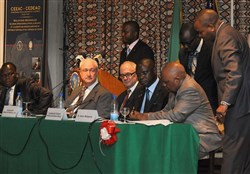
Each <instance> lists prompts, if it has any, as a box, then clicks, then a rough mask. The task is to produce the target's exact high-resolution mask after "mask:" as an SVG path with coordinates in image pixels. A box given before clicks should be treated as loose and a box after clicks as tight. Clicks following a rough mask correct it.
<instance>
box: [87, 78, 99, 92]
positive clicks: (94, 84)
mask: <svg viewBox="0 0 250 174" xmlns="http://www.w3.org/2000/svg"><path fill="white" fill-rule="evenodd" d="M97 84H98V80H97V79H96V80H95V82H94V83H93V84H92V85H90V86H88V88H87V89H88V90H90V91H91V90H92V89H93V88H94V87H95V86H96V85H97Z"/></svg>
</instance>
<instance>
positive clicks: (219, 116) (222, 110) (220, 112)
mask: <svg viewBox="0 0 250 174" xmlns="http://www.w3.org/2000/svg"><path fill="white" fill-rule="evenodd" d="M227 110H228V106H227V105H219V107H218V108H217V110H216V116H215V118H216V120H217V122H219V123H221V124H222V123H224V119H225V116H226V114H227Z"/></svg>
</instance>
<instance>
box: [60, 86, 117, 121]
mask: <svg viewBox="0 0 250 174" xmlns="http://www.w3.org/2000/svg"><path fill="white" fill-rule="evenodd" d="M81 90H82V86H79V87H77V88H76V89H75V90H74V91H73V92H72V93H71V95H70V96H69V97H68V98H67V100H66V101H65V105H64V106H65V108H67V107H69V106H70V105H71V103H72V102H73V101H74V100H75V98H76V97H77V96H78V95H79V94H80V92H81ZM112 99H113V98H112V94H111V93H110V92H108V91H107V90H106V89H105V88H103V87H102V86H101V85H100V84H99V83H98V84H97V85H96V86H95V87H94V88H93V89H92V90H91V92H90V93H89V95H88V96H87V97H86V98H85V99H84V101H83V102H82V103H81V105H80V106H79V108H78V109H94V110H97V112H98V115H99V116H100V117H104V118H109V117H110V110H111V106H110V104H111V101H112Z"/></svg>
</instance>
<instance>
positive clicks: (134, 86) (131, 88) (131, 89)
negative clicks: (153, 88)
mask: <svg viewBox="0 0 250 174" xmlns="http://www.w3.org/2000/svg"><path fill="white" fill-rule="evenodd" d="M138 83H139V82H138V81H137V82H136V83H135V84H134V85H133V86H132V87H130V88H129V89H130V91H131V92H130V94H131V93H132V92H133V91H134V90H135V88H136V86H137V85H138Z"/></svg>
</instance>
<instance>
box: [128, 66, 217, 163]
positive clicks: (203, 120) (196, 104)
mask: <svg viewBox="0 0 250 174" xmlns="http://www.w3.org/2000/svg"><path fill="white" fill-rule="evenodd" d="M162 82H163V85H164V87H165V88H166V89H165V90H168V91H169V99H168V103H167V105H166V106H165V107H164V108H163V109H162V110H161V111H158V112H149V113H143V114H142V113H138V112H132V114H131V115H130V117H131V118H135V119H139V120H157V119H167V120H170V121H172V122H176V123H187V124H192V125H193V126H194V128H195V129H196V131H197V132H198V134H199V137H200V152H199V157H200V158H202V157H204V156H206V155H208V152H210V151H213V150H215V149H217V148H218V147H220V146H221V135H220V134H219V130H218V128H217V126H216V123H215V120H214V115H213V112H212V108H211V106H210V104H209V102H208V99H207V96H206V94H205V92H204V90H203V89H202V88H201V87H200V85H199V84H198V83H197V82H196V81H195V80H194V79H192V78H191V77H190V76H189V75H187V74H186V72H185V69H184V67H183V66H182V65H181V64H180V63H177V62H171V63H168V64H166V65H165V66H164V68H163V70H162Z"/></svg>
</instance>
